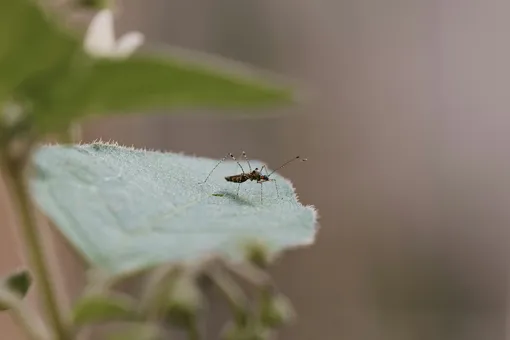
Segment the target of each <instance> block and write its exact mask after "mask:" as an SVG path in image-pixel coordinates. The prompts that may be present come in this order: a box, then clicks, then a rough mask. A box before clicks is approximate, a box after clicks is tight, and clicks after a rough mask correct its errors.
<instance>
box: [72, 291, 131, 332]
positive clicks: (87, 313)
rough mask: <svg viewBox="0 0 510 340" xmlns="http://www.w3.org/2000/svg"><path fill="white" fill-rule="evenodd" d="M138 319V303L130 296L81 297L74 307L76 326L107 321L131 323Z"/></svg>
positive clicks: (73, 316)
mask: <svg viewBox="0 0 510 340" xmlns="http://www.w3.org/2000/svg"><path fill="white" fill-rule="evenodd" d="M137 317H138V314H137V307H136V302H135V301H134V300H133V299H131V298H130V297H129V296H125V295H120V294H115V295H112V294H110V295H99V294H97V295H91V296H88V295H86V296H83V297H81V298H80V299H79V300H78V301H77V302H76V304H75V305H74V307H73V314H72V319H73V323H74V325H77V326H81V325H87V324H92V323H99V322H106V321H130V320H136V319H137Z"/></svg>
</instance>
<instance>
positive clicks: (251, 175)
mask: <svg viewBox="0 0 510 340" xmlns="http://www.w3.org/2000/svg"><path fill="white" fill-rule="evenodd" d="M242 156H243V158H244V160H245V161H246V163H247V164H248V168H249V170H250V171H249V172H245V171H244V168H243V167H242V165H241V163H239V161H238V160H237V159H236V158H235V157H234V155H233V154H232V153H229V154H228V155H227V156H225V157H223V158H222V159H221V160H220V161H219V162H218V163H217V164H216V165H215V166H214V168H213V169H212V170H211V172H209V174H208V175H207V177H206V178H205V180H204V181H203V182H202V184H204V183H205V182H207V180H208V179H209V177H210V176H211V175H212V173H213V172H214V170H216V168H217V167H218V166H219V165H220V164H221V163H223V162H224V161H225V160H226V159H227V158H231V159H232V160H233V161H234V162H236V163H237V165H238V166H239V168H240V169H241V171H242V173H240V174H238V175H232V176H226V177H225V180H226V181H227V182H232V183H238V186H237V196H239V188H240V187H241V184H242V183H244V182H246V181H248V180H250V181H257V183H259V184H260V202H262V184H264V183H265V182H274V185H275V188H276V195H277V197H278V198H279V197H280V194H279V192H278V185H277V184H276V180H275V179H271V178H269V177H270V176H271V175H272V174H274V173H275V172H276V171H278V170H280V169H281V168H283V167H285V166H286V165H288V164H289V163H292V162H294V161H296V160H300V161H301V162H305V161H306V160H307V159H306V158H301V157H300V156H296V157H294V158H292V159H291V160H288V161H286V162H285V163H283V164H282V165H280V166H279V167H278V168H276V169H275V170H273V171H272V172H271V173H269V172H268V171H267V167H266V165H263V166H262V167H261V168H260V169H259V168H255V169H252V167H251V164H250V160H249V159H248V157H247V156H246V152H244V151H243V152H242ZM262 170H265V172H266V174H265V175H264V174H263V173H262Z"/></svg>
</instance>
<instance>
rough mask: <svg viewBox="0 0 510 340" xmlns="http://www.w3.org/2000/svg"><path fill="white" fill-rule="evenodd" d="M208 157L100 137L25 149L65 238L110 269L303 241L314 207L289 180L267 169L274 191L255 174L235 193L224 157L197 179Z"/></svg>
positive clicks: (231, 166)
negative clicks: (249, 244)
mask: <svg viewBox="0 0 510 340" xmlns="http://www.w3.org/2000/svg"><path fill="white" fill-rule="evenodd" d="M217 162H218V160H212V159H206V158H197V157H191V156H185V155H182V154H175V153H161V152H154V151H145V150H136V149H132V148H125V147H119V146H116V145H112V144H102V143H95V144H91V145H75V146H45V147H42V148H41V149H39V150H38V152H37V153H36V154H35V156H34V163H35V171H34V177H33V179H32V182H31V184H32V185H31V187H32V192H33V195H34V196H35V200H36V202H37V203H38V205H39V206H40V208H41V209H42V210H43V211H44V212H45V213H46V214H47V216H49V217H50V219H51V220H52V221H53V222H54V223H55V225H56V226H57V227H58V228H59V229H60V231H61V232H62V233H63V234H64V235H65V236H66V237H67V238H68V239H69V241H70V242H71V244H73V245H74V246H75V247H76V248H77V249H78V250H79V251H80V252H81V253H82V254H83V255H84V256H85V257H86V258H87V259H88V260H89V262H90V263H91V265H93V266H98V267H101V268H103V269H105V270H107V271H108V272H110V273H112V274H122V273H127V272H131V271H136V270H142V269H145V268H147V267H150V266H153V265H158V264H161V263H163V262H167V261H180V260H191V259H196V258H199V257H202V256H205V255H209V254H211V253H218V254H223V255H226V256H229V257H231V258H234V259H241V256H242V254H243V245H245V244H246V242H248V241H251V240H253V239H257V240H261V241H263V242H266V243H267V245H268V247H269V249H270V250H271V251H273V252H278V251H281V250H283V249H285V248H288V247H294V246H299V245H306V244H310V243H311V242H313V240H314V236H315V229H316V226H315V223H316V214H315V211H314V209H313V208H312V207H309V206H303V205H302V204H300V203H299V202H298V200H297V197H296V195H295V193H294V189H293V187H292V186H291V184H290V182H289V181H287V180H286V179H284V178H282V177H281V176H279V175H277V174H274V175H273V176H271V178H275V179H276V183H277V185H278V192H279V196H278V195H277V192H276V187H275V185H274V183H273V182H267V183H264V184H262V187H263V193H262V202H261V199H260V188H261V185H260V184H257V183H256V182H246V183H243V184H241V187H240V191H239V197H237V196H236V191H237V184H234V183H230V182H227V181H225V179H224V177H225V176H228V175H234V174H238V173H240V172H241V171H240V169H239V168H238V166H237V165H236V164H235V163H233V162H224V163H223V164H221V165H220V166H218V168H217V169H216V170H215V172H213V174H212V176H211V177H210V178H209V180H208V181H207V182H206V183H205V184H200V182H203V181H204V179H205V178H206V176H207V174H208V173H209V172H210V170H211V169H212V168H213V167H214V165H215V164H216V163H217ZM251 165H252V167H256V166H258V167H260V166H261V163H260V162H257V161H252V162H251ZM304 165H308V164H306V163H305V164H304ZM244 167H245V168H247V164H244ZM245 170H247V169H245Z"/></svg>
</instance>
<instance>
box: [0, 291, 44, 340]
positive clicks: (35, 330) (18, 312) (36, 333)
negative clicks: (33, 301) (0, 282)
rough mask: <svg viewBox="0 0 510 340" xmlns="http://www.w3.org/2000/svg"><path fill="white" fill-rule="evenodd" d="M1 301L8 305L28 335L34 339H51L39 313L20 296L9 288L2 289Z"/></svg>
mask: <svg viewBox="0 0 510 340" xmlns="http://www.w3.org/2000/svg"><path fill="white" fill-rule="evenodd" d="M0 301H1V303H2V305H3V306H6V307H8V310H9V312H10V313H11V315H12V316H13V319H14V321H15V322H17V323H18V325H19V326H20V327H21V328H22V329H24V330H25V333H26V335H27V336H28V337H29V338H30V339H32V340H49V339H50V337H49V332H48V330H47V329H46V325H45V324H44V323H43V322H42V320H41V319H40V318H39V316H38V315H35V314H34V313H33V311H32V310H30V309H29V308H27V306H26V305H25V304H24V303H23V302H22V301H21V299H20V298H19V297H17V296H16V295H14V294H13V293H11V292H10V291H8V290H5V289H0Z"/></svg>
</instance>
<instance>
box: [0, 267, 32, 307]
mask: <svg viewBox="0 0 510 340" xmlns="http://www.w3.org/2000/svg"><path fill="white" fill-rule="evenodd" d="M31 284H32V276H31V275H30V272H29V271H28V270H26V269H23V270H20V271H18V272H16V273H13V274H11V275H9V276H7V277H5V278H4V279H2V281H1V283H0V285H1V286H2V287H4V288H6V289H8V290H9V291H10V292H11V293H13V294H15V295H16V296H17V297H19V298H20V299H21V298H24V297H25V295H27V293H28V290H29V289H30V286H31ZM7 309H8V307H7V306H4V305H0V311H4V310H7Z"/></svg>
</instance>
